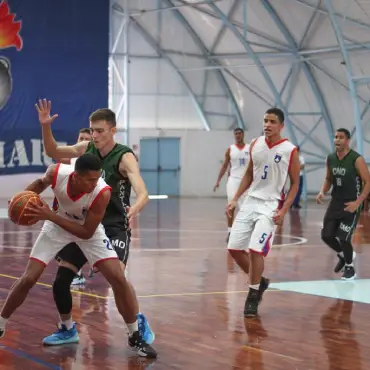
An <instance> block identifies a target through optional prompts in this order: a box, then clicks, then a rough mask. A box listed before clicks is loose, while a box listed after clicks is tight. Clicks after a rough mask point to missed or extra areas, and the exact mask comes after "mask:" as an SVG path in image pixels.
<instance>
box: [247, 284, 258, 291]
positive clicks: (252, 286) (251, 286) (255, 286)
mask: <svg viewBox="0 0 370 370" xmlns="http://www.w3.org/2000/svg"><path fill="white" fill-rule="evenodd" d="M249 288H251V289H254V290H258V289H259V288H260V285H259V284H254V285H249Z"/></svg>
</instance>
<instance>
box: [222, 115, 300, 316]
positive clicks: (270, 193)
mask: <svg viewBox="0 0 370 370" xmlns="http://www.w3.org/2000/svg"><path fill="white" fill-rule="evenodd" d="M263 128H264V136H260V137H258V138H257V139H254V140H252V142H251V144H250V161H249V164H248V168H247V171H246V172H245V174H244V176H243V179H242V181H241V183H240V186H239V189H238V191H237V192H236V194H235V196H234V199H233V200H232V201H231V202H230V203H229V204H228V206H227V212H230V210H231V211H232V210H233V209H235V207H236V204H237V201H238V199H239V198H240V196H241V195H242V194H243V193H244V192H245V191H246V190H248V192H247V195H246V197H245V199H244V202H243V205H242V207H241V209H240V211H239V212H238V214H237V216H236V218H235V221H234V223H233V226H232V229H231V233H230V239H229V243H228V250H229V252H230V254H231V256H232V257H233V258H234V260H235V261H236V263H237V264H238V265H239V266H240V267H241V268H242V269H243V271H244V272H245V273H246V274H249V293H248V297H247V299H246V302H245V308H244V316H245V317H248V316H256V315H257V311H258V304H259V302H260V301H261V299H262V295H263V293H264V291H265V290H266V289H267V287H268V285H269V280H268V279H266V278H264V277H263V276H262V274H263V270H264V257H266V256H267V254H268V252H269V250H270V247H271V245H272V242H273V239H274V233H275V225H279V224H281V223H282V222H283V219H284V216H285V214H286V213H287V211H288V210H289V208H290V206H291V204H292V202H293V201H294V198H295V196H296V194H297V190H298V186H299V171H300V164H299V158H298V153H297V149H296V147H295V146H294V145H293V144H292V143H290V142H289V141H288V140H286V139H283V138H282V137H281V130H282V129H283V128H284V113H283V112H282V111H281V110H280V109H278V108H270V109H268V110H267V111H266V113H265V116H264V124H263ZM288 176H289V178H290V189H289V193H288V195H287V198H286V200H285V201H284V203H282V198H283V194H284V185H285V183H286V180H287V177H288ZM246 250H248V251H249V252H250V253H249V255H248V253H247V252H246Z"/></svg>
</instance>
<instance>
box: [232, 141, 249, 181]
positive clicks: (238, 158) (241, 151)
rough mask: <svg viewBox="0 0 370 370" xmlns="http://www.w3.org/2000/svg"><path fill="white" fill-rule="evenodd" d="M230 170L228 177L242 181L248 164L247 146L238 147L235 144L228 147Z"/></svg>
mask: <svg viewBox="0 0 370 370" xmlns="http://www.w3.org/2000/svg"><path fill="white" fill-rule="evenodd" d="M228 152H229V156H230V170H229V176H230V177H233V178H235V179H242V177H243V176H244V174H245V171H246V169H247V167H248V162H249V144H244V145H243V146H238V145H236V144H232V145H230V147H229V149H228Z"/></svg>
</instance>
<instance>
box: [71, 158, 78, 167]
mask: <svg viewBox="0 0 370 370" xmlns="http://www.w3.org/2000/svg"><path fill="white" fill-rule="evenodd" d="M77 159H78V157H76V158H71V166H72V167H73V168H75V164H76V161H77Z"/></svg>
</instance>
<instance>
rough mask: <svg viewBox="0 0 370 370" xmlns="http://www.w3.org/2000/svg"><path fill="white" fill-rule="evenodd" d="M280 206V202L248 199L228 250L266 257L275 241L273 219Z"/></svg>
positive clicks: (234, 227) (235, 225)
mask: <svg viewBox="0 0 370 370" xmlns="http://www.w3.org/2000/svg"><path fill="white" fill-rule="evenodd" d="M278 205H279V202H278V201H266V200H263V199H258V198H253V197H250V196H248V197H246V198H245V200H244V203H243V204H242V207H241V209H240V211H239V213H238V214H237V216H236V218H235V220H234V223H233V226H232V228H231V233H230V237H229V243H228V246H227V248H228V249H230V250H238V251H239V250H252V251H253V252H256V253H260V254H262V255H264V256H265V257H266V256H267V254H268V252H269V251H270V248H271V246H272V242H273V240H274V235H275V230H276V225H275V224H274V221H273V219H272V218H273V216H274V214H275V212H276V210H277V209H278Z"/></svg>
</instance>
